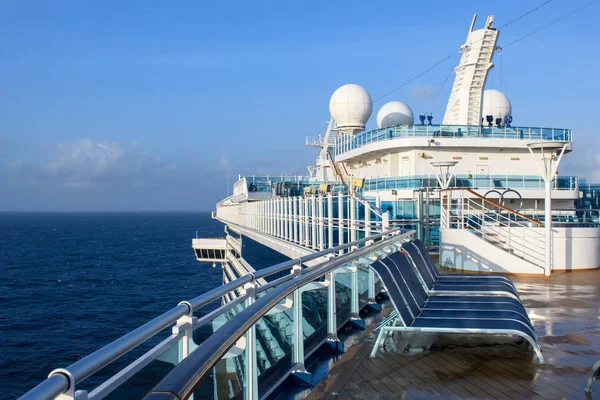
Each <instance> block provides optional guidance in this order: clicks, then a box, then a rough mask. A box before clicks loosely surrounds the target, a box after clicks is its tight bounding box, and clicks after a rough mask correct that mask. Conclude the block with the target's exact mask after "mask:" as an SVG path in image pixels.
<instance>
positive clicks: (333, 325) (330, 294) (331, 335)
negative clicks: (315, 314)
mask: <svg viewBox="0 0 600 400" xmlns="http://www.w3.org/2000/svg"><path fill="white" fill-rule="evenodd" d="M335 275H336V273H335V271H331V272H329V273H328V274H327V280H329V286H328V287H327V331H328V332H327V333H328V335H327V344H328V345H329V346H330V347H331V350H332V351H333V352H334V353H341V352H343V351H344V343H343V342H342V341H341V340H340V339H339V338H338V335H337V330H338V329H337V307H336V295H335Z"/></svg>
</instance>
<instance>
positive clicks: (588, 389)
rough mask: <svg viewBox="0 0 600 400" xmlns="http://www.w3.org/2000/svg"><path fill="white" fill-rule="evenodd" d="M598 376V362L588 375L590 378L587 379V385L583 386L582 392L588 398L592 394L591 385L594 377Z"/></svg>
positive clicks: (599, 369)
mask: <svg viewBox="0 0 600 400" xmlns="http://www.w3.org/2000/svg"><path fill="white" fill-rule="evenodd" d="M599 375H600V361H598V362H597V363H596V364H594V366H593V367H592V372H591V373H590V377H589V378H588V380H587V384H586V385H585V389H584V392H585V394H587V395H588V396H590V395H591V394H592V384H593V383H594V380H596V377H597V376H599Z"/></svg>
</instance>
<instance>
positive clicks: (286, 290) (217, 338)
mask: <svg viewBox="0 0 600 400" xmlns="http://www.w3.org/2000/svg"><path fill="white" fill-rule="evenodd" d="M396 231H398V230H395V231H390V232H386V233H385V234H384V235H388V234H392V236H391V237H389V238H386V239H384V240H381V241H378V242H373V241H372V239H373V238H367V241H372V242H371V244H370V245H368V246H365V247H363V248H361V249H358V250H356V251H354V252H351V253H347V254H344V255H342V256H339V257H336V258H335V259H333V260H328V261H325V262H323V263H321V264H318V265H314V266H312V267H310V268H308V269H306V270H305V273H303V274H302V273H301V274H299V275H298V276H296V277H294V279H293V280H292V281H291V282H288V283H286V284H283V285H281V286H279V287H277V288H276V289H273V290H272V291H271V292H269V293H267V294H266V295H265V296H263V297H261V298H260V299H258V300H256V302H254V303H252V304H251V305H249V306H248V307H246V308H245V309H244V310H242V311H240V312H239V313H238V314H237V315H236V316H235V317H233V318H232V319H231V320H230V321H228V322H227V323H226V324H225V325H223V326H222V327H221V328H220V329H219V330H218V331H217V332H215V333H214V334H213V335H211V336H209V337H208V338H207V339H206V340H205V341H204V342H202V343H201V344H200V345H199V346H198V347H197V348H196V350H195V351H194V352H193V353H191V354H190V355H189V356H188V357H187V358H185V359H184V360H183V361H182V362H181V363H179V365H177V366H176V367H175V368H174V369H173V370H171V372H169V374H168V375H167V376H166V377H165V378H163V380H162V381H161V382H160V383H159V384H158V385H157V386H156V387H155V388H154V389H153V390H152V391H151V392H150V393H149V394H148V395H147V396H146V399H148V400H150V399H152V400H161V399H164V400H166V399H173V398H178V399H186V398H188V397H189V396H191V395H192V393H193V392H194V390H195V389H196V388H197V387H198V385H200V383H201V382H202V380H204V378H206V376H207V375H208V374H209V373H210V371H211V370H212V368H214V367H215V365H216V364H217V363H218V362H219V361H220V360H221V358H222V357H223V356H224V355H225V354H226V353H227V351H228V350H229V349H230V348H231V347H232V346H233V345H234V344H235V343H236V342H237V341H238V340H239V339H240V338H241V337H242V336H243V335H244V334H245V333H246V331H248V330H249V329H250V328H251V327H252V325H254V324H255V323H256V322H258V321H259V320H260V319H261V318H262V317H263V316H264V315H266V314H267V312H268V311H269V310H270V309H272V308H273V307H275V306H276V305H277V304H279V302H281V301H282V300H283V299H284V298H286V297H288V296H289V295H291V294H292V293H293V292H294V291H295V290H298V289H300V288H301V287H303V286H305V285H307V284H309V283H311V282H313V281H314V280H316V279H319V278H321V277H323V276H325V275H326V274H327V273H329V272H331V271H333V270H334V269H336V268H338V267H341V266H343V265H346V264H348V262H351V261H352V260H355V259H357V258H359V257H362V256H365V255H367V254H370V253H373V252H375V251H378V250H380V249H382V248H384V247H388V246H390V245H391V244H392V243H393V242H396V241H398V240H402V239H405V238H408V237H410V236H412V235H413V234H414V231H409V232H407V233H405V234H402V235H394V233H398V232H396ZM173 396H175V397H173Z"/></svg>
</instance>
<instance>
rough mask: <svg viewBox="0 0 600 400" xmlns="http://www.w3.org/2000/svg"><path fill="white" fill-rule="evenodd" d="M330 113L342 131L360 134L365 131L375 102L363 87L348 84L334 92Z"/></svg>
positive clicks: (330, 101)
mask: <svg viewBox="0 0 600 400" xmlns="http://www.w3.org/2000/svg"><path fill="white" fill-rule="evenodd" d="M329 112H330V113H331V116H332V117H333V119H334V120H335V122H336V123H337V127H338V129H340V130H346V131H350V132H360V131H362V130H364V129H365V124H366V123H367V121H368V119H369V117H370V116H371V112H373V100H371V96H370V95H369V92H367V91H366V90H365V89H364V88H363V87H362V86H359V85H354V84H348V85H344V86H342V87H340V88H339V89H338V90H336V91H335V92H333V95H332V96H331V99H330V100H329Z"/></svg>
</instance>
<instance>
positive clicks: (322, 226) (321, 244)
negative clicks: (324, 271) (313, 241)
mask: <svg viewBox="0 0 600 400" xmlns="http://www.w3.org/2000/svg"><path fill="white" fill-rule="evenodd" d="M319 250H325V207H324V204H323V196H322V195H319Z"/></svg>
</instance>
